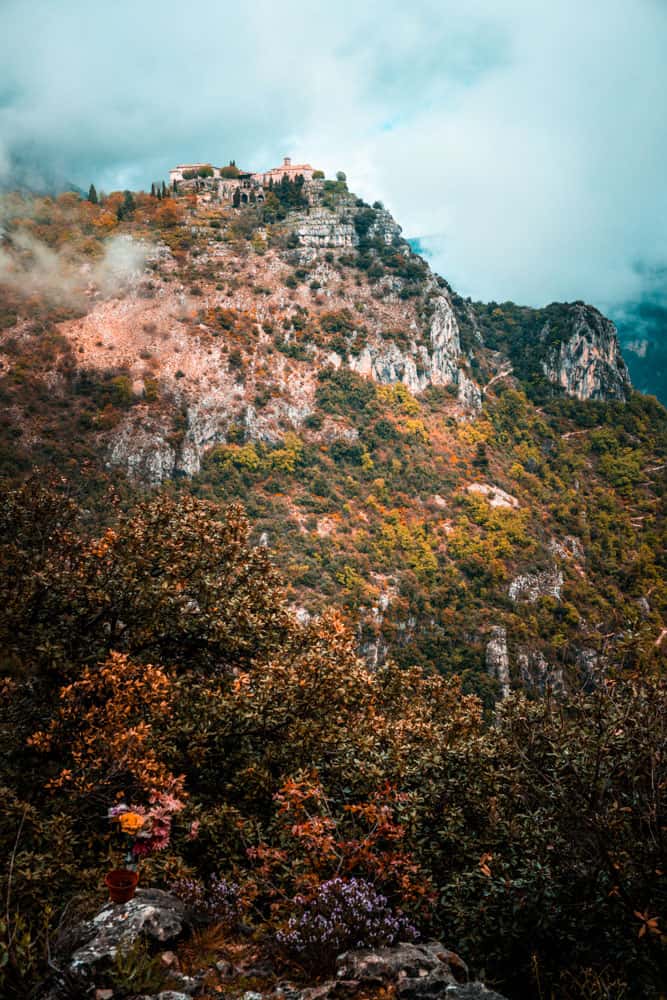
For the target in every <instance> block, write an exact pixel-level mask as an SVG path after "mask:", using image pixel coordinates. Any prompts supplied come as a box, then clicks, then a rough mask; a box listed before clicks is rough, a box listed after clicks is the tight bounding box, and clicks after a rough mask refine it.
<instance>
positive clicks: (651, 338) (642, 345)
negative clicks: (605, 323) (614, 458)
mask: <svg viewBox="0 0 667 1000" xmlns="http://www.w3.org/2000/svg"><path fill="white" fill-rule="evenodd" d="M612 319H613V320H614V322H615V323H616V326H617V328H618V334H619V338H620V341H621V347H622V349H623V354H624V357H625V360H626V361H627V364H628V368H629V369H630V374H631V376H632V381H633V383H634V385H635V386H636V388H637V389H639V390H640V391H641V392H647V393H650V394H651V395H653V396H657V397H658V399H659V400H660V401H661V402H662V403H665V404H667V281H666V291H665V295H664V297H662V298H660V297H657V296H656V297H649V298H646V299H643V300H642V301H640V302H631V303H627V304H626V305H624V306H623V307H621V308H619V309H617V310H614V312H613V313H612Z"/></svg>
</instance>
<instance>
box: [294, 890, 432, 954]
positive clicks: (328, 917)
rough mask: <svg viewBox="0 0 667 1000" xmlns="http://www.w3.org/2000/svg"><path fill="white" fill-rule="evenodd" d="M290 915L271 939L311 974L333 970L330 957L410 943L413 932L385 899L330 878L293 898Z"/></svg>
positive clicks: (413, 935) (413, 929)
mask: <svg viewBox="0 0 667 1000" xmlns="http://www.w3.org/2000/svg"><path fill="white" fill-rule="evenodd" d="M292 905H293V906H294V909H295V911H296V912H295V913H294V914H293V915H292V916H290V917H289V919H288V920H287V924H286V926H285V928H284V929H281V930H279V931H278V932H277V934H276V941H277V942H278V944H279V945H280V947H281V948H284V949H285V951H287V952H288V953H289V954H291V955H292V956H294V957H295V958H297V959H298V960H299V961H300V962H301V963H302V964H303V965H304V967H306V968H308V969H311V970H312V971H313V972H317V973H324V972H328V971H331V970H333V968H334V966H335V960H336V956H337V955H339V954H340V953H341V952H343V951H347V949H349V948H370V947H381V946H383V945H392V944H396V943H397V942H398V941H415V940H417V938H418V932H417V930H416V928H415V927H413V926H412V924H411V923H410V922H409V921H408V920H407V918H406V917H405V916H404V915H403V914H402V913H400V912H394V911H392V910H391V908H390V907H389V904H388V902H387V898H386V897H385V896H383V895H381V894H380V893H379V892H378V891H377V890H376V889H375V887H374V886H373V885H371V884H370V882H366V881H364V880H363V879H356V878H351V879H342V878H333V879H330V880H329V881H327V882H323V883H322V884H321V885H319V886H318V888H317V889H316V891H315V892H314V893H313V895H312V896H296V897H295V898H294V900H293V901H292Z"/></svg>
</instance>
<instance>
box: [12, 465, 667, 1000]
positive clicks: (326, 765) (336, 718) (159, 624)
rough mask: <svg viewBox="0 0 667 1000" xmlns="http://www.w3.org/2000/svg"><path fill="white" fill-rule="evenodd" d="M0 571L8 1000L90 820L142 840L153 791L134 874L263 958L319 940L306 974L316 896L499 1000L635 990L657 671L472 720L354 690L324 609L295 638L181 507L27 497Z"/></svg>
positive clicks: (660, 970)
mask: <svg viewBox="0 0 667 1000" xmlns="http://www.w3.org/2000/svg"><path fill="white" fill-rule="evenodd" d="M0 559H1V569H2V577H1V581H0V585H1V587H2V591H1V593H0V632H1V638H2V643H1V648H2V650H3V653H2V664H1V666H2V672H3V680H2V685H3V697H2V700H1V701H0V713H1V722H0V740H1V741H2V746H1V750H2V755H1V760H2V765H1V766H2V776H1V780H2V786H3V803H4V804H3V822H2V824H1V827H0V829H1V831H2V833H1V836H2V852H3V854H4V855H5V856H7V857H9V858H11V865H10V867H9V871H7V870H5V871H4V872H3V883H2V895H3V898H4V899H7V908H6V909H7V913H6V916H3V924H2V931H3V935H4V937H3V944H2V945H1V946H0V947H2V948H3V951H2V953H1V954H2V956H3V965H2V972H1V973H0V974H1V975H2V977H3V978H2V981H3V990H4V992H5V995H8V996H17V997H18V996H25V995H26V993H27V991H28V990H29V988H30V984H31V983H32V982H34V981H36V980H38V979H39V977H40V976H41V975H43V973H44V968H45V967H44V959H45V956H46V953H47V951H46V949H47V946H48V942H49V941H50V940H51V938H52V937H53V935H54V933H55V929H56V925H57V924H58V921H59V919H60V916H61V913H62V910H63V908H64V907H65V905H66V904H69V903H70V902H71V901H72V900H73V899H75V898H76V899H77V900H78V904H79V905H84V904H85V903H86V901H88V905H94V904H95V901H96V900H99V899H101V893H99V892H98V891H97V890H96V889H95V887H96V886H99V885H100V884H101V881H102V878H103V874H104V871H105V870H106V868H107V867H108V865H109V861H110V860H113V857H114V850H116V848H115V846H114V845H115V841H114V833H113V831H112V830H111V829H110V826H109V823H108V821H107V819H106V811H107V809H108V807H109V806H111V805H113V804H114V803H117V802H120V801H121V800H122V801H123V802H130V803H133V804H134V805H133V806H132V808H133V809H134V810H135V812H137V810H138V817H137V825H140V824H141V822H142V818H141V817H142V814H143V815H144V816H145V815H148V812H149V810H150V808H153V809H154V808H155V806H150V804H149V803H150V801H153V802H156V801H157V799H156V792H158V793H160V794H162V795H163V796H171V797H170V798H166V799H163V800H162V801H164V802H172V803H173V802H175V801H176V800H175V799H174V794H176V795H177V796H178V799H179V800H180V801H179V802H177V803H176V805H177V806H178V809H177V810H176V806H174V808H173V809H171V812H170V817H172V818H170V829H169V830H168V831H167V836H166V837H164V836H163V838H162V841H161V843H160V845H159V846H160V847H161V848H162V849H160V850H157V851H156V852H155V853H153V854H151V855H150V856H149V857H147V858H146V860H145V861H144V862H143V865H142V874H141V878H142V880H145V882H147V883H152V884H155V885H163V886H173V885H174V884H176V883H177V882H178V880H180V882H178V885H179V886H180V887H181V888H180V891H181V892H182V893H184V894H185V897H186V898H187V899H189V903H190V905H193V906H194V907H195V908H198V912H199V915H200V917H199V918H200V920H201V921H204V922H206V920H207V919H211V918H214V919H217V920H218V921H219V920H223V922H225V924H226V926H228V928H229V933H233V926H234V925H235V922H236V921H237V920H238V919H243V921H244V922H245V923H246V924H249V925H251V926H252V927H253V928H254V930H255V933H256V934H258V935H260V936H261V937H262V938H263V940H265V941H266V942H273V944H272V945H271V947H272V948H273V949H274V951H275V952H276V955H277V956H278V957H279V956H280V955H281V954H283V955H284V960H285V961H288V960H289V961H291V962H294V960H295V959H296V960H297V961H301V960H302V962H303V963H304V964H305V965H306V966H308V964H309V963H310V962H312V961H313V955H314V954H315V951H317V949H319V951H318V954H319V955H320V956H321V959H322V962H323V963H324V964H323V965H322V967H321V969H319V970H318V971H324V967H325V965H326V963H327V962H328V961H329V960H330V959H329V958H328V957H327V956H330V955H331V954H332V953H333V950H335V949H334V948H333V945H332V939H331V938H330V937H329V936H328V935H327V934H323V935H321V940H320V939H319V938H318V939H317V940H315V937H317V933H319V931H317V932H316V929H315V928H316V927H319V928H320V930H321V929H322V927H323V926H324V924H326V919H324V924H323V923H322V921H321V920H315V919H314V917H315V915H316V914H318V913H319V914H321V915H324V916H325V917H326V914H327V913H329V911H330V910H331V907H332V906H335V905H338V904H336V903H335V899H336V898H337V895H340V896H341V901H340V905H343V903H344V905H345V908H346V914H347V916H346V917H345V921H347V924H346V926H349V928H350V933H351V931H352V928H354V933H355V934H360V935H362V936H363V935H365V934H366V933H367V936H368V940H369V943H372V942H373V941H375V940H379V939H378V938H377V934H378V933H380V931H379V930H378V928H379V926H380V925H379V923H378V921H379V920H380V917H381V916H382V919H383V926H385V927H386V926H390V927H394V926H395V927H396V933H397V934H398V933H399V929H400V931H401V934H402V933H403V931H405V932H406V933H407V922H408V921H409V922H410V923H411V924H412V925H414V927H415V928H416V931H415V932H417V931H420V932H421V933H422V934H431V933H442V934H443V936H444V937H445V938H446V940H447V942H448V943H449V944H450V945H451V946H453V947H455V948H456V949H457V950H458V951H459V952H460V953H461V954H462V956H463V957H464V958H465V959H466V960H467V961H469V962H470V963H471V964H473V965H475V964H476V965H477V966H480V965H483V966H484V968H485V970H486V975H487V977H488V978H490V979H491V980H492V981H495V982H497V983H498V984H502V988H503V990H504V991H506V992H507V993H508V994H509V995H510V996H512V997H516V998H520V997H526V998H527V997H534V996H535V995H537V994H538V993H539V992H541V993H542V995H545V996H547V995H551V994H553V995H555V996H563V997H571V998H584V997H603V996H609V995H614V996H621V995H623V996H628V997H632V996H636V997H639V996H652V995H656V996H657V994H658V991H659V988H660V986H661V984H662V983H663V982H664V977H665V974H666V972H667V965H666V956H665V936H664V925H663V921H664V913H665V903H666V902H667V899H666V893H665V887H664V874H663V873H664V871H665V864H667V858H665V856H664V825H665V789H666V788H667V774H666V773H665V740H666V737H667V689H666V688H665V682H664V679H662V678H660V677H659V676H658V675H657V674H656V673H651V672H645V673H643V674H641V675H640V674H638V673H632V674H629V675H628V676H626V677H624V678H621V679H618V680H615V681H608V682H604V683H602V684H600V685H599V686H598V687H597V688H596V690H595V691H593V692H591V693H590V694H584V693H577V694H574V695H571V696H568V697H564V698H562V699H561V700H559V701H555V700H553V699H552V698H546V699H544V700H541V701H538V702H532V703H531V702H529V701H527V700H526V698H525V697H524V696H523V695H515V696H513V697H512V698H511V699H509V700H508V701H506V702H505V703H504V705H503V707H502V709H501V710H500V711H499V712H498V713H497V715H496V717H495V720H494V721H493V723H491V721H490V720H488V719H485V716H484V713H483V711H482V708H481V705H480V702H479V700H478V699H477V698H476V697H474V696H466V695H465V694H463V693H462V691H461V686H460V682H459V681H458V680H456V679H455V678H454V679H450V680H446V679H444V678H443V677H441V676H437V675H434V674H429V673H427V672H424V671H423V670H421V669H420V668H418V667H414V668H412V669H409V670H405V669H401V668H399V667H397V666H394V665H392V664H391V663H388V664H387V665H385V666H384V667H382V668H381V669H379V670H376V671H370V670H369V669H368V667H367V666H366V664H365V663H364V661H363V660H361V659H360V658H359V656H358V654H357V652H356V644H355V640H354V636H353V635H352V634H351V632H350V630H349V628H348V626H347V625H346V624H345V623H344V621H343V620H342V619H341V617H340V615H338V614H336V613H329V614H328V615H326V616H324V617H323V618H321V619H318V620H315V621H313V622H312V623H311V624H310V625H308V626H300V625H298V624H297V623H296V621H295V619H294V618H293V617H292V616H291V615H290V613H289V611H288V609H287V606H286V597H285V590H284V587H283V585H282V583H281V581H280V578H279V576H278V574H277V573H276V572H275V570H273V569H272V567H271V564H270V560H269V555H268V553H267V551H266V549H265V548H262V547H260V548H253V547H252V546H251V545H250V542H249V526H248V524H247V522H246V520H245V518H244V516H243V514H242V512H241V511H240V510H239V509H238V508H237V507H231V508H227V509H221V508H218V507H216V506H214V505H210V504H207V503H205V502H202V501H198V500H194V499H191V498H190V499H187V498H182V499H174V498H170V497H169V496H167V495H163V496H157V497H155V498H153V499H151V500H148V501H145V502H143V503H141V504H139V505H138V506H136V507H134V508H132V509H130V510H128V511H127V513H125V512H123V511H121V510H118V511H117V512H116V513H115V514H114V515H113V516H112V518H111V520H110V523H109V526H108V527H107V528H106V529H105V530H104V531H103V532H101V533H100V531H99V530H97V529H96V528H95V527H94V526H93V525H92V524H91V523H90V520H89V517H88V514H87V512H86V511H85V510H84V509H82V508H81V507H80V506H79V505H78V504H77V503H76V502H75V501H74V500H73V499H72V497H71V496H68V491H67V488H66V487H65V485H64V484H60V485H59V486H58V487H57V488H54V487H47V486H44V485H41V484H39V483H36V482H34V481H31V482H29V483H27V484H26V485H25V486H24V487H23V488H22V489H21V490H20V491H18V492H16V493H14V494H12V495H11V496H9V497H8V501H7V504H6V507H5V510H4V511H3V514H2V547H1V549H0ZM17 581H20V586H18V587H17V586H16V584H17ZM182 804H183V807H182ZM121 819H122V813H121ZM128 824H129V821H128ZM128 824H126V825H128ZM128 828H129V826H128ZM132 829H134V827H132ZM169 834H170V836H169ZM332 880H333V881H332ZM188 894H189V895H188ZM362 896H363V897H364V898H365V899H366V902H368V903H369V905H368V908H366V904H365V903H364V906H362V907H361V909H359V906H357V902H355V901H356V900H357V897H359V898H361V897H362ZM359 905H361V904H359ZM390 912H391V914H393V916H390V917H386V919H385V916H383V914H385V915H386V914H388V913H390ZM362 914H363V916H362ZM386 920H388V921H389V922H388V924H387V923H386ZM402 922H403V923H402ZM345 933H347V932H344V930H343V928H342V925H341V926H339V927H338V929H337V931H336V934H337V935H339V936H340V935H342V937H341V941H343V939H344V935H345ZM392 933H393V932H392ZM410 933H413V932H412V931H410ZM313 935H315V937H313ZM336 940H337V939H336ZM306 943H307V944H308V947H306ZM311 944H312V949H311V947H310V946H311ZM119 974H120V973H119ZM612 983H616V984H618V986H617V992H616V993H614V992H613V991H612V992H609V991H610V989H612V987H611V986H610V985H609V984H612ZM614 988H616V987H614Z"/></svg>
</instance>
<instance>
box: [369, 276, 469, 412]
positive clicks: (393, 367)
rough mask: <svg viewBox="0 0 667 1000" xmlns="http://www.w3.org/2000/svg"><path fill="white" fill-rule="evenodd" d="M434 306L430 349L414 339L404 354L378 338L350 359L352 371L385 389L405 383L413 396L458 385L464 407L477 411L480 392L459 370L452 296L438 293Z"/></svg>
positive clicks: (394, 345) (456, 326) (390, 341)
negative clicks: (429, 388)
mask: <svg viewBox="0 0 667 1000" xmlns="http://www.w3.org/2000/svg"><path fill="white" fill-rule="evenodd" d="M431 302H432V306H433V312H432V315H431V318H430V320H429V324H428V346H426V345H425V344H420V343H417V340H416V339H415V340H413V342H412V344H411V345H410V347H409V348H408V349H405V350H401V349H400V348H399V347H398V346H397V345H396V343H395V342H394V341H393V340H390V339H384V338H382V339H380V338H378V339H376V340H374V341H372V342H371V343H369V344H367V346H366V347H364V349H363V350H362V351H361V352H360V354H359V356H358V357H351V358H350V359H349V364H350V367H351V368H352V369H353V371H356V372H358V373H359V374H360V375H365V376H367V377H370V378H372V379H374V380H375V381H376V382H381V383H383V384H385V385H391V384H393V383H394V382H403V383H404V384H405V385H406V386H407V387H408V389H409V390H410V392H412V393H419V392H423V391H424V389H427V388H428V387H429V386H431V385H443V386H445V385H452V384H454V385H458V386H459V400H460V402H461V403H462V405H464V406H466V407H468V408H469V409H470V410H474V411H478V410H479V409H480V408H481V400H482V396H481V391H480V389H479V386H477V385H476V383H474V382H473V381H472V379H470V378H468V376H466V375H465V374H464V372H462V371H461V369H460V367H459V365H460V359H461V342H460V338H459V328H458V324H457V322H456V316H455V315H454V310H453V308H452V304H451V301H450V299H449V295H448V294H447V293H446V292H445V291H443V290H438V292H437V294H436V295H434V297H433V298H432V299H431Z"/></svg>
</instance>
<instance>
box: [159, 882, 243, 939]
mask: <svg viewBox="0 0 667 1000" xmlns="http://www.w3.org/2000/svg"><path fill="white" fill-rule="evenodd" d="M171 891H172V892H173V893H174V894H175V895H176V896H178V898H179V899H181V900H182V901H183V903H184V904H185V906H186V907H187V909H188V911H189V915H190V917H191V918H192V919H193V920H194V921H196V922H197V923H202V924H212V923H216V924H224V925H226V926H233V925H234V924H236V922H237V921H238V918H239V914H240V909H241V899H240V887H239V885H238V883H236V882H233V881H230V880H228V879H226V878H224V877H221V876H219V875H216V874H215V873H214V874H212V875H211V876H210V877H209V879H208V881H207V882H204V881H202V879H198V878H181V879H177V880H176V881H175V882H173V883H172V884H171Z"/></svg>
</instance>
